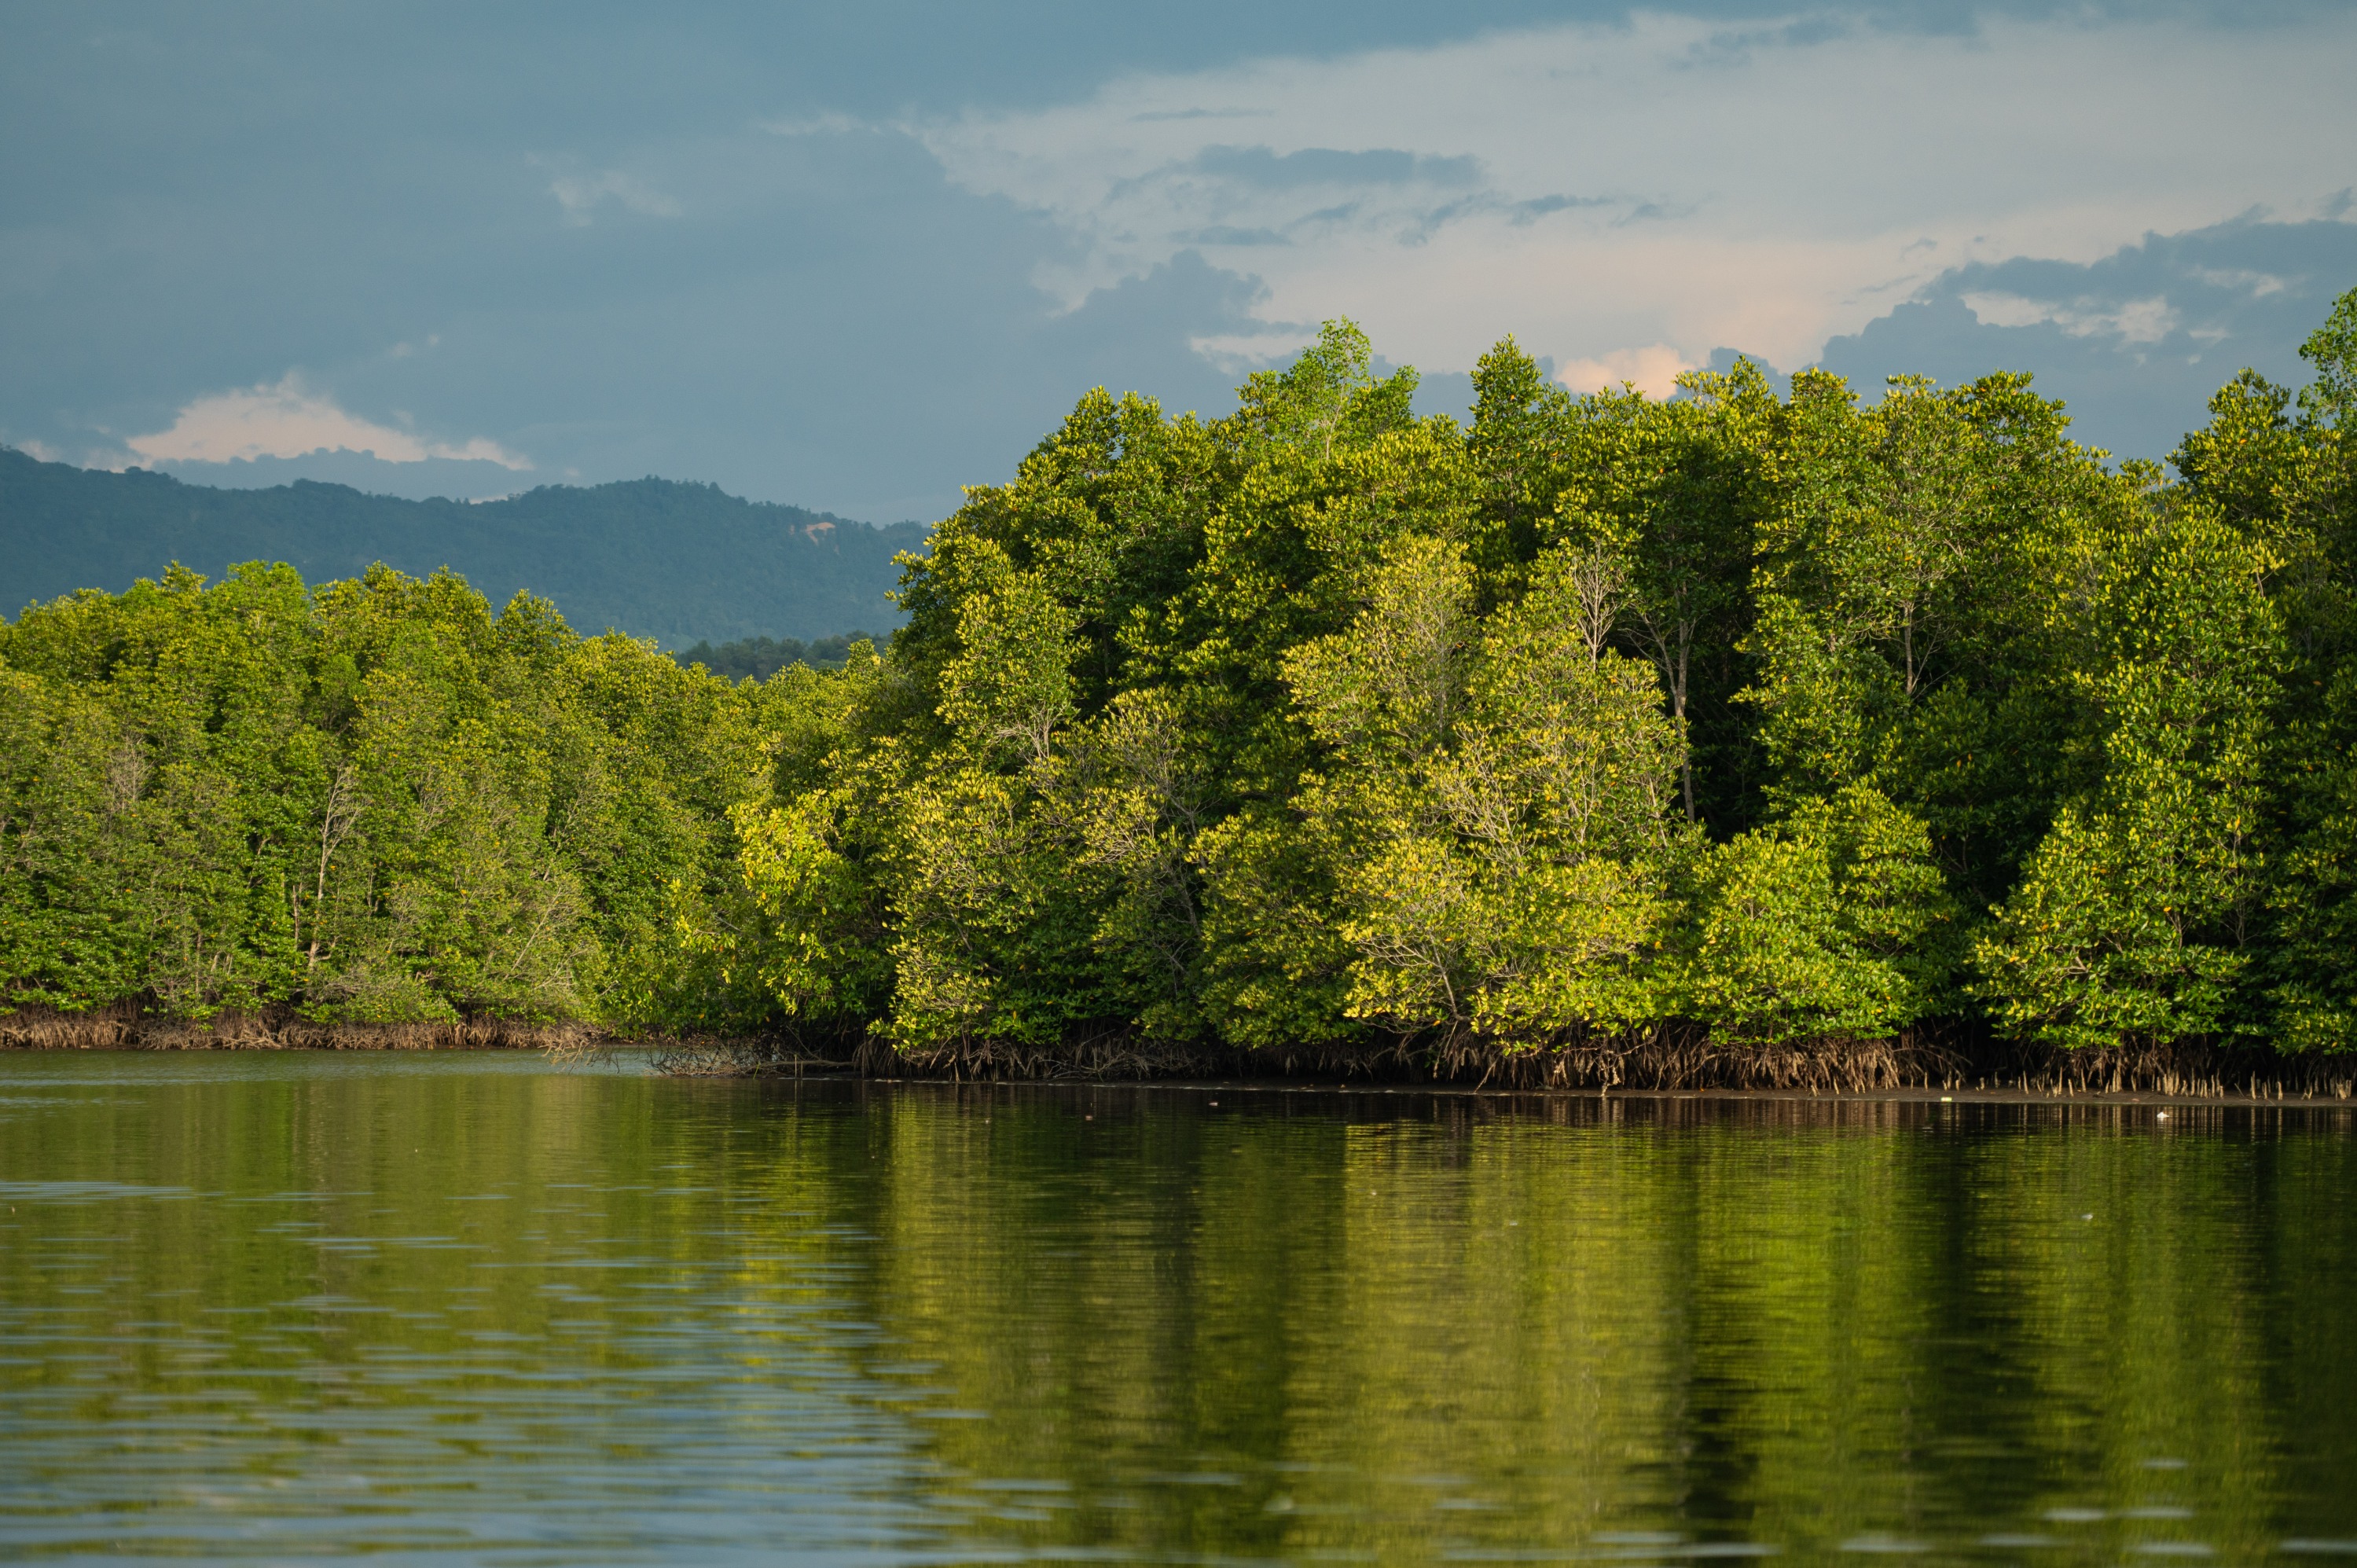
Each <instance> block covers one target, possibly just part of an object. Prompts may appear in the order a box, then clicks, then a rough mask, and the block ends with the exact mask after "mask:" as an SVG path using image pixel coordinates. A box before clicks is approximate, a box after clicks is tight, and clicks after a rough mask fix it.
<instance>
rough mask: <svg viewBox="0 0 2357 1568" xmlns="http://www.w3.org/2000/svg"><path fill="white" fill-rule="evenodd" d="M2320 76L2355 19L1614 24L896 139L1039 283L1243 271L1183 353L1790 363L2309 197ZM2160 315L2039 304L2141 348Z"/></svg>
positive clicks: (2336, 75) (1153, 91)
mask: <svg viewBox="0 0 2357 1568" xmlns="http://www.w3.org/2000/svg"><path fill="white" fill-rule="evenodd" d="M2352 63H2357V10H2346V11H2333V12H2319V13H2316V14H2313V15H2311V16H2309V17H2308V18H2307V19H2305V20H2302V21H2299V22H2298V23H2297V24H2287V25H2285V26H2281V27H2246V28H2230V29H2211V28H2207V27H2203V26H2202V25H2201V24H2200V23H2199V22H2198V21H2195V20H2192V19H2189V18H2185V17H2182V16H2162V17H2157V18H2150V19H2134V20H2126V21H2118V22H2112V23H2100V24H2099V23H2096V22H2093V21H2090V20H2088V19H2087V18H2085V17H2084V16H2064V17H2063V18H2061V19H2058V20H2050V21H2046V22H2026V21H2013V20H1991V21H1988V22H1986V23H1985V24H1984V25H1983V26H1982V27H1981V28H1980V29H1979V30H1978V31H1977V32H1976V33H1975V34H1973V35H1970V36H1944V37H1933V36H1925V35H1920V34H1911V33H1895V32H1886V31H1878V30H1875V29H1873V28H1871V27H1867V26H1864V25H1860V26H1857V27H1851V28H1848V29H1846V30H1842V29H1828V28H1822V27H1820V28H1813V29H1812V28H1808V27H1763V28H1757V29H1752V30H1749V31H1747V32H1746V33H1744V34H1742V35H1741V36H1739V37H1738V36H1734V35H1730V34H1727V33H1726V32H1724V31H1722V30H1718V29H1716V28H1715V27H1713V26H1712V25H1711V24H1708V23H1705V22H1701V21H1695V20H1691V19H1684V18H1674V17H1667V16H1638V17H1636V18H1635V19H1634V20H1633V21H1632V22H1631V24H1630V25H1628V26H1626V27H1557V28H1548V29H1541V30H1535V31H1528V32H1521V33H1513V34H1491V35H1488V36H1484V37H1480V38H1474V39H1471V40H1469V41H1466V42H1461V43H1456V44H1450V45H1447V46H1443V47H1438V48H1425V49H1412V50H1410V49H1395V50H1383V51H1377V52H1372V53H1367V54H1362V55H1357V56H1352V57H1348V58H1343V59H1325V60H1303V59H1273V60H1262V61H1255V62H1251V63H1247V64H1244V65H1240V66H1236V67H1233V68H1229V69H1224V70H1217V71H1209V72H1199V73H1193V74H1187V75H1170V76H1142V77H1134V78H1129V79H1125V80H1123V81H1116V82H1114V83H1112V84H1110V85H1108V86H1107V87H1105V88H1104V89H1103V90H1102V91H1099V92H1098V93H1097V94H1096V95H1095V96H1094V97H1092V98H1091V99H1089V100H1087V101H1085V102H1079V103H1074V104H1069V105H1064V106H1060V107H1057V108H1051V109H1046V110H1039V111H1027V112H1015V113H987V114H985V113H974V114H969V115H966V116H964V117H963V118H959V119H956V120H952V121H945V122H940V123H936V124H929V125H919V126H915V127H912V128H911V130H912V134H916V135H918V136H919V137H920V139H922V140H923V141H924V143H925V144H926V145H927V146H929V147H930V148H931V150H932V151H933V153H934V155H935V156H937V157H939V158H940V159H941V161H942V165H943V166H944V167H945V168H946V169H947V170H948V171H949V172H950V174H951V176H952V178H953V179H955V180H956V181H957V182H958V183H960V184H961V185H963V187H965V188H968V189H970V190H973V191H975V192H979V193H983V194H987V195H996V196H1003V197H1006V198H1009V199H1013V200H1015V201H1017V202H1018V203H1020V204H1022V205H1024V206H1026V207H1028V208H1031V209H1037V210H1040V211H1043V212H1045V213H1048V214H1049V215H1050V216H1051V217H1053V218H1054V219H1055V220H1058V221H1059V223H1060V225H1061V226H1062V227H1063V228H1064V229H1065V230H1066V231H1068V233H1069V234H1070V236H1071V239H1072V240H1073V241H1074V245H1073V247H1072V249H1071V259H1069V260H1063V261H1060V262H1058V263H1053V264H1051V265H1049V267H1047V268H1045V269H1044V270H1043V271H1042V272H1041V273H1040V274H1039V281H1040V283H1041V284H1042V285H1043V286H1045V287H1047V288H1048V289H1049V291H1050V292H1051V293H1052V294H1054V295H1056V296H1058V297H1059V298H1060V299H1061V300H1063V301H1064V302H1065V303H1066V304H1067V305H1073V306H1076V305H1078V304H1079V303H1080V302H1081V301H1082V299H1084V298H1085V297H1086V296H1087V295H1088V294H1089V293H1090V292H1091V291H1092V290H1094V289H1097V288H1101V287H1103V286H1105V285H1109V284H1112V283H1114V282H1116V281H1118V280H1120V279H1122V278H1125V277H1134V276H1137V275H1140V274H1143V273H1145V272H1146V270H1147V269H1149V268H1151V267H1153V266H1154V265H1156V264H1157V263H1162V262H1166V261H1168V259H1169V258H1170V257H1171V256H1173V255H1174V254H1176V253H1178V252H1181V251H1184V250H1189V249H1193V250H1197V251H1200V252H1202V253H1203V255H1204V256H1205V257H1206V258H1207V259H1209V260H1210V261H1211V262H1212V263H1215V264H1217V265H1220V266H1223V267H1228V268H1231V269H1233V270H1235V271H1238V272H1243V273H1247V274H1254V275H1256V276H1258V277H1259V278H1260V279H1261V280H1262V281H1263V282H1264V283H1265V285H1266V293H1265V296H1264V297H1263V299H1262V301H1261V303H1260V305H1259V306H1258V312H1259V315H1260V316H1261V318H1262V319H1264V320H1265V321H1267V322H1268V323H1269V325H1270V337H1269V338H1267V339H1265V340H1264V339H1262V338H1257V337H1255V336H1254V335H1253V334H1251V333H1249V332H1247V333H1244V334H1243V335H1241V336H1240V337H1239V338H1237V340H1236V341H1233V342H1231V341H1229V340H1228V339H1226V338H1222V339H1220V340H1217V341H1211V340H1208V339H1207V340H1206V341H1205V342H1204V343H1203V344H1200V345H1199V348H1200V349H1201V350H1202V351H1204V352H1205V353H1206V354H1207V355H1208V356H1210V357H1212V358H1213V359H1214V360H1220V359H1221V358H1222V356H1226V357H1247V358H1248V357H1250V356H1251V355H1252V354H1253V353H1254V352H1256V351H1257V350H1258V349H1260V348H1263V347H1265V346H1266V344H1267V343H1270V342H1274V341H1275V338H1278V337H1282V336H1284V335H1285V334H1286V332H1289V331H1291V330H1292V328H1291V327H1290V326H1289V324H1292V323H1298V322H1302V321H1315V320H1318V319H1319V318H1321V317H1328V316H1333V315H1350V316H1352V317H1357V318H1358V319H1359V320H1360V321H1361V323H1362V324H1364V325H1365V326H1366V327H1367V328H1368V330H1369V331H1370V332H1371V333H1372V335H1373V337H1374V339H1375V342H1376V345H1377V347H1378V348H1379V349H1381V350H1382V351H1383V353H1384V354H1386V355H1387V356H1389V357H1391V358H1394V359H1397V360H1411V361H1413V362H1415V363H1417V364H1420V365H1422V366H1424V367H1426V369H1429V370H1461V369H1464V368H1467V367H1469V365H1470V363H1471V362H1472V360H1473V359H1474V358H1475V357H1476V356H1477V355H1478V354H1479V353H1480V350H1481V349H1483V348H1485V347H1486V346H1487V345H1488V344H1489V343H1490V342H1491V341H1493V340H1494V339H1495V338H1498V337H1499V336H1501V334H1503V333H1505V332H1507V331H1510V330H1511V331H1512V332H1514V333H1515V334H1516V335H1517V336H1518V337H1519V338H1520V339H1521V341H1522V342H1523V345H1524V346H1525V347H1526V348H1529V349H1532V350H1533V351H1534V352H1536V353H1542V354H1552V355H1554V356H1555V358H1556V359H1557V360H1559V361H1563V362H1566V364H1567V366H1568V367H1570V368H1569V369H1567V370H1566V374H1567V375H1569V374H1572V373H1573V372H1574V371H1577V373H1578V374H1579V375H1582V376H1589V377H1598V376H1609V377H1611V378H1613V379H1615V380H1617V379H1619V378H1620V377H1621V376H1623V375H1630V374H1631V371H1641V373H1642V374H1641V377H1638V376H1631V379H1640V380H1642V381H1659V380H1660V378H1661V377H1662V375H1663V374H1664V373H1666V372H1667V368H1668V367H1669V366H1670V365H1672V364H1678V365H1690V364H1695V363H1698V362H1700V361H1702V360H1704V359H1705V358H1706V356H1707V355H1708V354H1709V352H1710V351H1711V350H1712V349H1716V348H1719V347H1723V346H1724V347H1734V348H1739V349H1746V350H1749V351H1750V352H1754V353H1760V354H1763V355H1765V356H1767V357H1768V358H1769V359H1770V360H1772V361H1773V362H1775V363H1778V364H1782V365H1797V364H1802V363H1805V362H1807V361H1809V360H1813V358H1814V357H1815V355H1816V354H1817V352H1818V351H1819V349H1821V347H1822V346H1823V345H1824V342H1825V340H1826V338H1828V337H1830V336H1832V335H1834V334H1836V333H1847V332H1855V331H1857V330H1858V329H1859V328H1862V327H1864V326H1865V325H1866V323H1867V322H1868V321H1869V320H1871V319H1873V318H1875V317H1878V316H1881V315H1883V314H1885V313H1886V312H1888V311H1889V308H1890V307H1891V306H1893V305H1895V304H1897V303H1899V302H1900V301H1901V300H1904V299H1906V298H1908V297H1909V296H1910V295H1912V294H1913V293H1915V291H1916V290H1918V289H1919V288H1921V286H1923V285H1925V284H1926V283H1928V282H1929V281H1930V280H1931V279H1932V278H1933V277H1935V276H1937V275H1938V274H1940V273H1942V272H1943V271H1945V270H1947V269H1949V268H1952V267H1953V266H1956V265H1958V264H1960V263H1965V262H1968V261H1974V260H1984V261H1996V260H2002V259H2005V258H2007V257H2011V256H2017V255H2025V254H2029V255H2038V256H2045V257H2050V258H2054V259H2057V260H2063V261H2073V262H2092V261H2093V260H2095V259H2097V258H2098V257H2101V256H2103V255H2105V254H2108V253H2110V252H2113V251H2114V250H2115V249H2116V248H2117V247H2119V246H2120V245H2122V244H2124V243H2129V242H2134V241H2135V240H2136V238H2137V237H2138V236H2139V235H2142V234H2144V233H2147V232H2148V231H2162V232H2169V231H2185V230H2190V229H2194V228H2199V227H2201V226H2204V225H2207V224H2212V223H2215V222H2218V221H2221V220H2224V219H2227V218H2230V217H2233V216H2234V215H2236V214H2241V213H2247V212H2250V211H2253V210H2254V209H2267V210H2272V211H2274V212H2276V213H2277V214H2278V215H2294V214H2303V213H2304V214H2309V215H2319V216H2332V215H2334V214H2332V213H2331V212H2330V211H2328V210H2327V204H2326V203H2325V202H2323V201H2320V200H2319V194H2320V193H2327V192H2331V191H2335V190H2338V189H2339V188H2341V186H2343V185H2345V184H2346V183H2347V171H2348V169H2349V168H2350V167H2351V166H2357V115H2352V113H2350V112H2349V110H2348V107H2347V103H2348V93H2347V81H2348V77H2349V73H2350V70H2351V67H2352ZM2254 286H2256V285H2254ZM2147 306H2151V308H2147ZM2167 310H2168V306H2167V305H2166V302H2142V303H2140V304H2139V305H2138V306H2135V307H2132V308H2131V309H2127V310H2122V309H2119V308H2117V307H2116V306H2115V307H2113V308H2112V309H2111V310H2110V312H2109V314H2108V315H2107V316H2104V317H2103V318H2102V319H2098V317H2097V316H2096V315H2090V314H2085V313H2082V314H2081V315H2079V316H2076V317H2070V318H2069V323H2068V324H2070V325H2071V326H2072V329H2073V330H2082V329H2083V330H2084V331H2087V332H2093V331H2099V330H2101V331H2110V332H2115V333H2117V334H2119V335H2121V336H2123V337H2125V338H2129V339H2130V340H2132V341H2149V340H2151V338H2150V337H2149V336H2148V335H2150V334H2155V333H2158V332H2159V331H2163V330H2165V329H2166V326H2167V321H2166V312H2167ZM2138 312H2141V314H2138ZM2040 318H2041V319H2063V317H2055V316H2052V315H2051V314H2049V315H2048V316H2045V317H2040ZM1646 356H1652V357H1651V358H1647V357H1646Z"/></svg>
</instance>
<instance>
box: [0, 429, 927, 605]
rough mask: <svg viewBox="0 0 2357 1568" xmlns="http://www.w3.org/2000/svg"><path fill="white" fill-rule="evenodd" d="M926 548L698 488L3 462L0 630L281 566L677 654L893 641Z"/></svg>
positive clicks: (909, 527)
mask: <svg viewBox="0 0 2357 1568" xmlns="http://www.w3.org/2000/svg"><path fill="white" fill-rule="evenodd" d="M927 532H929V529H928V525H926V524H923V523H919V522H898V523H888V524H885V525H882V526H877V525H876V524H872V523H866V522H860V521H855V520H852V519H849V518H843V517H837V516H835V515H834V513H832V512H823V511H813V510H809V509H807V508H804V507H797V506H789V505H785V504H782V503H780V502H776V501H754V500H748V499H744V498H743V497H740V496H732V495H729V494H728V493H727V492H726V491H725V490H723V489H720V487H719V486H717V485H715V484H708V483H702V482H698V481H694V480H681V479H661V478H652V477H649V478H640V479H623V480H617V481H614V482H612V483H608V484H603V485H595V486H571V485H542V486H537V487H535V488H534V489H530V490H526V491H523V492H522V493H521V494H518V495H513V496H507V497H503V498H501V499H497V500H486V501H468V500H456V499H429V500H410V499H404V498H402V497H398V496H383V495H371V494H368V493H367V492H365V491H362V490H359V489H353V488H352V487H350V486H349V485H341V484H331V483H324V482H321V481H318V480H315V479H297V480H295V481H293V482H292V483H289V484H285V485H278V486H273V487H271V488H269V489H215V488H213V487H210V486H206V485H193V484H189V483H188V482H186V481H184V480H181V479H178V478H174V477H173V476H171V475H169V474H162V473H156V472H154V471H152V470H149V469H145V468H133V469H128V470H125V471H124V472H121V473H113V472H109V471H107V470H104V469H96V468H78V467H74V466H72V465H71V464H67V463H49V462H44V461H42V460H41V459H39V458H37V457H34V456H31V455H30V454H28V453H25V452H21V451H18V450H16V449H15V448H13V447H5V446H0V615H11V616H13V615H14V614H15V613H16V612H17V611H18V610H20V609H21V608H22V607H25V606H27V605H28V604H34V603H38V602H41V601H44V600H48V599H53V598H57V597H59V596H61V595H65V594H70V593H72V592H73V591H74V590H76V589H78V588H85V587H89V588H104V589H108V590H110V591H114V592H120V591H121V590H122V589H124V588H126V587H128V586H130V585H131V584H132V583H133V582H134V581H135V580H136V579H138V578H140V577H154V576H157V575H160V574H161V573H162V572H163V571H164V569H165V568H166V567H167V565H168V564H171V563H172V562H174V561H178V562H180V563H182V564H185V565H187V566H188V567H189V568H190V569H192V570H194V571H198V572H201V573H203V574H205V575H207V576H209V577H211V576H218V575H221V572H222V571H223V570H225V569H226V568H227V567H229V566H231V565H232V564H236V563H239V562H243V561H255V560H264V561H284V562H285V563H287V564H289V565H292V566H294V567H295V568H296V570H297V571H299V572H300V573H302V575H303V576H304V578H305V580H306V581H308V582H323V581H328V580H330V579H333V578H338V577H350V576H356V575H359V574H360V573H361V572H363V571H365V570H366V569H367V568H368V567H369V566H370V565H371V564H373V563H376V562H379V561H382V562H383V563H384V564H387V565H389V566H394V567H398V568H399V569H401V570H402V571H404V572H410V573H413V574H417V575H423V574H425V573H428V572H432V571H434V570H435V569H436V568H437V567H443V566H447V567H448V568H450V569H451V570H453V571H455V572H457V573H459V574H460V575H463V576H465V577H466V578H467V579H468V582H470V583H471V584H473V585H475V586H476V587H477V588H478V589H479V590H481V591H482V593H483V594H484V596H486V597H488V598H489V599H490V600H491V602H492V603H493V604H495V605H496V604H501V603H504V602H505V601H506V600H507V599H508V598H510V597H511V596H513V595H514V594H516V593H518V592H530V593H533V594H537V595H540V596H543V597H544V598H547V599H550V600H552V601H554V604H555V605H556V607H557V608H558V610H559V611H560V612H561V613H563V615H564V616H565V619H566V620H567V621H568V622H570V623H571V624H572V625H573V626H574V627H575V628H576V629H578V630H581V631H585V632H593V633H594V632H597V631H601V630H605V629H607V628H612V629H615V630H619V631H624V632H628V633H630V635H632V636H635V637H651V638H653V639H656V640H657V641H658V642H660V643H662V644H663V645H664V646H665V647H673V648H675V647H683V646H685V645H686V644H689V643H692V642H695V641H698V640H709V641H713V642H722V641H726V640H730V639H745V638H753V637H790V638H799V639H805V640H815V639H821V638H826V637H832V636H836V635H839V634H841V633H843V632H845V631H849V630H852V629H854V628H868V629H873V630H877V631H884V630H888V629H889V628H893V627H896V626H898V625H899V621H900V616H899V609H898V607H896V606H894V605H893V604H892V603H891V602H890V601H889V599H888V597H887V594H888V592H889V590H890V589H891V588H892V587H893V585H895V584H897V583H898V581H899V567H898V566H896V565H894V564H893V557H894V555H896V554H897V553H899V552H901V551H904V550H918V549H921V548H922V547H923V544H924V540H925V537H926V534H927Z"/></svg>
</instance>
